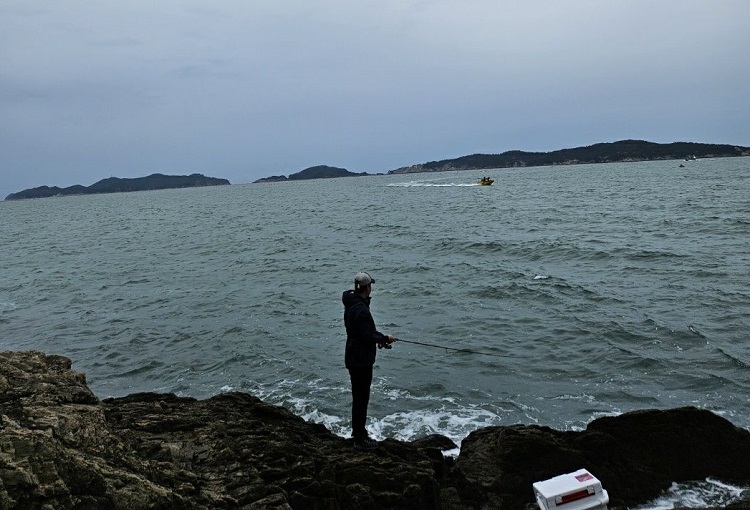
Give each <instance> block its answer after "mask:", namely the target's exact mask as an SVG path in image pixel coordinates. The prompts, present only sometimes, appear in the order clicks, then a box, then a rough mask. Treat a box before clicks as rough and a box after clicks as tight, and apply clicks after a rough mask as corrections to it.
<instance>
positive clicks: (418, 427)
mask: <svg viewBox="0 0 750 510" xmlns="http://www.w3.org/2000/svg"><path fill="white" fill-rule="evenodd" d="M500 423H501V418H500V416H498V415H497V414H494V413H492V412H490V411H487V410H486V409H477V408H475V409H470V408H445V407H444V408H442V409H438V410H420V411H408V412H399V413H393V414H389V415H387V416H385V417H383V418H381V419H377V420H371V421H370V423H369V424H368V427H367V428H368V431H369V432H370V434H371V435H372V436H373V437H374V438H376V439H384V438H386V437H389V438H393V439H398V440H401V441H412V440H414V439H419V438H421V437H425V436H428V435H430V434H441V435H444V436H446V437H448V438H450V439H451V440H452V441H453V442H454V443H456V444H458V445H460V444H461V441H462V440H463V439H464V438H465V437H466V436H467V435H468V434H469V433H470V432H473V431H474V430H477V429H479V428H482V427H488V426H492V425H499V424H500Z"/></svg>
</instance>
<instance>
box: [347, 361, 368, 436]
mask: <svg viewBox="0 0 750 510" xmlns="http://www.w3.org/2000/svg"><path fill="white" fill-rule="evenodd" d="M349 378H350V379H351V381H352V437H354V439H361V438H364V437H367V429H365V422H366V421H367V405H368V404H369V403H370V385H371V384H372V367H371V366H370V367H356V368H350V369H349Z"/></svg>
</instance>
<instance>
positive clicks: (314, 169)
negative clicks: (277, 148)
mask: <svg viewBox="0 0 750 510" xmlns="http://www.w3.org/2000/svg"><path fill="white" fill-rule="evenodd" d="M360 175H367V172H362V173H359V174H358V173H354V172H350V171H349V170H347V169H345V168H337V167H335V166H327V165H318V166H311V167H310V168H305V169H304V170H302V171H301V172H297V173H296V174H291V175H290V176H289V177H286V176H284V175H273V176H271V177H264V178H262V179H258V180H257V181H255V182H283V181H302V180H306V179H332V178H334V177H357V176H360Z"/></svg>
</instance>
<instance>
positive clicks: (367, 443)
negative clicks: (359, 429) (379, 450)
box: [354, 437, 378, 449]
mask: <svg viewBox="0 0 750 510" xmlns="http://www.w3.org/2000/svg"><path fill="white" fill-rule="evenodd" d="M354 446H356V447H357V448H365V449H370V448H375V447H376V446H378V442H377V441H375V440H374V439H370V438H369V437H362V438H357V439H355V440H354Z"/></svg>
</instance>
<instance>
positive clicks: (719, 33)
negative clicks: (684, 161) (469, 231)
mask: <svg viewBox="0 0 750 510" xmlns="http://www.w3.org/2000/svg"><path fill="white" fill-rule="evenodd" d="M747 19H750V3H747V2H745V1H744V0H725V1H722V2H709V1H707V0H706V1H696V0H664V1H661V2H652V1H645V0H629V1H624V0H623V1H612V2H606V3H602V2H592V1H585V0H575V1H550V0H546V1H541V0H535V1H524V2H497V1H495V0H492V1H489V0H477V1H469V2H464V1H461V2H459V1H458V0H435V1H395V0H389V1H378V2H375V1H360V2H344V1H341V0H339V1H334V0H327V1H325V0H324V1H321V2H315V3H310V2H295V1H290V2H276V1H254V2H240V1H227V2H221V3H217V2H208V1H199V0H188V1H176V0H167V1H160V2H145V1H142V0H133V1H128V2H106V3H104V2H98V3H96V2H93V3H92V2H84V1H82V0H64V1H60V2H54V3H51V2H44V1H42V0H24V1H20V0H14V1H11V2H5V3H3V4H2V5H1V6H0V108H1V109H2V112H3V115H2V116H0V137H2V138H1V140H2V141H0V143H1V144H2V146H1V147H2V150H1V151H0V173H1V174H2V181H1V182H0V194H1V195H2V196H5V195H6V194H8V193H10V192H13V191H19V190H20V189H23V188H27V187H32V186H38V185H42V184H49V185H60V186H67V185H71V184H76V183H80V184H91V183H93V182H95V181H96V180H99V179H101V178H103V177H108V176H110V175H118V176H123V177H126V176H139V175H144V174H145V173H146V172H152V171H161V172H166V173H185V172H188V171H190V172H192V171H200V172H203V173H206V174H208V175H215V176H220V177H227V178H229V179H230V180H231V181H232V182H235V183H240V182H250V181H252V180H255V179H257V178H259V177H263V176H267V175H270V174H278V173H284V174H289V173H292V172H296V171H299V170H301V169H302V168H304V167H306V166H310V165H313V164H320V163H325V164H332V165H337V166H346V167H347V168H349V169H351V170H353V171H370V172H376V171H387V170H389V169H392V168H395V167H398V166H403V165H407V164H411V163H418V162H423V161H427V160H432V159H440V158H445V157H454V156H461V155H464V154H469V153H474V152H502V151H505V150H510V149H522V150H554V149H558V148H563V147H570V146H575V145H586V144H591V143H596V142H600V141H607V140H617V139H622V138H630V137H635V138H645V139H650V140H653V141H660V142H668V141H675V140H686V141H701V142H716V143H736V144H742V145H750V120H749V119H750V101H749V99H750V98H749V97H748V92H747V91H748V90H750V71H748V66H747V65H745V61H746V55H745V54H746V51H747V48H748V47H750V44H749V43H750V36H749V35H748V32H747V30H745V29H744V27H743V23H744V22H745V21H746V20H747Z"/></svg>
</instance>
